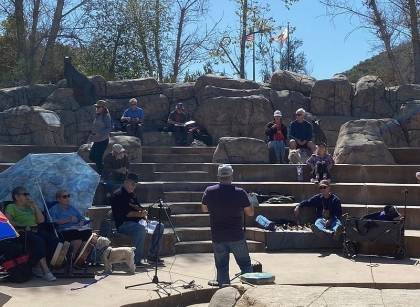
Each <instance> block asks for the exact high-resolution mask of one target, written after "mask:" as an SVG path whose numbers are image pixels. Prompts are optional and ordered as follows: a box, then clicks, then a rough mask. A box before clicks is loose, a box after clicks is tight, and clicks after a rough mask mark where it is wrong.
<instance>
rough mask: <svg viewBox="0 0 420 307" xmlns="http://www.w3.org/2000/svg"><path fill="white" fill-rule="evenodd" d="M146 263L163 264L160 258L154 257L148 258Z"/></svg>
mask: <svg viewBox="0 0 420 307" xmlns="http://www.w3.org/2000/svg"><path fill="white" fill-rule="evenodd" d="M147 262H148V263H156V262H157V263H158V264H163V263H164V261H163V260H162V259H160V258H157V257H156V256H149V257H147Z"/></svg>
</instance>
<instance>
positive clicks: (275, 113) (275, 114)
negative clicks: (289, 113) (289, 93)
mask: <svg viewBox="0 0 420 307" xmlns="http://www.w3.org/2000/svg"><path fill="white" fill-rule="evenodd" d="M274 116H282V115H281V111H279V110H275V111H274Z"/></svg>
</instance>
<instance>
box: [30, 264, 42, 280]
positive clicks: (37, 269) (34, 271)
mask: <svg viewBox="0 0 420 307" xmlns="http://www.w3.org/2000/svg"><path fill="white" fill-rule="evenodd" d="M32 274H34V275H35V276H37V277H44V274H43V273H42V270H41V268H40V267H35V266H34V267H33V268H32Z"/></svg>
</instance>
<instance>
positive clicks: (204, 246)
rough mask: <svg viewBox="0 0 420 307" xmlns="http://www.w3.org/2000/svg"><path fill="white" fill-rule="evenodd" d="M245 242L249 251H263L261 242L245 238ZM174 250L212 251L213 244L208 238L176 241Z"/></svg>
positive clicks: (181, 252) (186, 251)
mask: <svg viewBox="0 0 420 307" xmlns="http://www.w3.org/2000/svg"><path fill="white" fill-rule="evenodd" d="M247 243H248V249H249V251H250V252H251V253H262V252H265V247H264V244H263V243H261V242H257V241H252V240H247ZM175 251H176V253H177V254H188V253H212V252H213V245H212V243H211V241H210V240H208V241H188V242H178V243H176V244H175Z"/></svg>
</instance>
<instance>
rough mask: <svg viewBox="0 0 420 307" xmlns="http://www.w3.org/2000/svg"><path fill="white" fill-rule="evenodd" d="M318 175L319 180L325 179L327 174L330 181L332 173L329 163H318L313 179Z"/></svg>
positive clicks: (313, 172) (312, 174)
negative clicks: (329, 169) (329, 170)
mask: <svg viewBox="0 0 420 307" xmlns="http://www.w3.org/2000/svg"><path fill="white" fill-rule="evenodd" d="M317 174H318V178H319V180H322V179H324V174H327V179H330V173H329V172H328V168H327V162H325V161H322V162H321V161H318V162H317V163H316V164H315V169H314V170H313V171H312V173H311V178H312V179H315V178H316V175H317Z"/></svg>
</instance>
